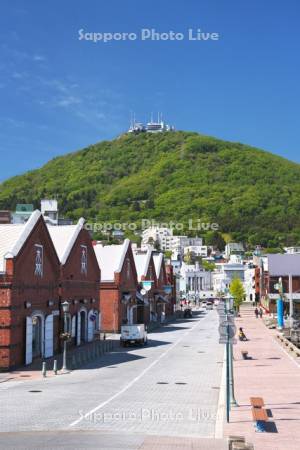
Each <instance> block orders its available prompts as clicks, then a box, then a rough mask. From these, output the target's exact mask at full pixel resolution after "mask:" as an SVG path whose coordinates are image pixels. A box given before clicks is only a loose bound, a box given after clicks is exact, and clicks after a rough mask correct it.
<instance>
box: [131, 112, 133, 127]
mask: <svg viewBox="0 0 300 450" xmlns="http://www.w3.org/2000/svg"><path fill="white" fill-rule="evenodd" d="M130 126H131V128H133V112H132V110H130Z"/></svg>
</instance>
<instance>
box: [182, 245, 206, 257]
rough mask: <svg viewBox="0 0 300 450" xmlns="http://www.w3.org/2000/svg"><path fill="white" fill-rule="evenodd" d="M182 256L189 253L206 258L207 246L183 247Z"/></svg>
mask: <svg viewBox="0 0 300 450" xmlns="http://www.w3.org/2000/svg"><path fill="white" fill-rule="evenodd" d="M183 252H184V255H187V254H188V253H190V254H191V255H194V256H200V257H201V258H207V252H208V247H207V245H188V246H187V247H184V251H183Z"/></svg>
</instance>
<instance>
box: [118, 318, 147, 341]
mask: <svg viewBox="0 0 300 450" xmlns="http://www.w3.org/2000/svg"><path fill="white" fill-rule="evenodd" d="M147 340H148V338H147V330H146V327H145V324H143V323H137V324H134V325H122V326H121V337H120V344H121V346H122V347H126V345H128V344H141V345H146V344H147Z"/></svg>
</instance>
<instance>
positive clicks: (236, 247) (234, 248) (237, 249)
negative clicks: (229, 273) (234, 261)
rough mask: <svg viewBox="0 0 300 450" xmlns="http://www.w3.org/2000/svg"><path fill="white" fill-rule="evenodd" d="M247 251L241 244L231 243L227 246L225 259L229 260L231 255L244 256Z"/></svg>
mask: <svg viewBox="0 0 300 450" xmlns="http://www.w3.org/2000/svg"><path fill="white" fill-rule="evenodd" d="M244 253H245V249H244V246H243V244H241V243H240V242H229V243H228V244H226V246H225V258H226V259H229V258H230V256H231V255H243V254H244Z"/></svg>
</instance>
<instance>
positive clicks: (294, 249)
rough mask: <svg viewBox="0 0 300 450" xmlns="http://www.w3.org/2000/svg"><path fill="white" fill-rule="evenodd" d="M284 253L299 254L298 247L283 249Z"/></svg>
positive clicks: (299, 248) (299, 249)
mask: <svg viewBox="0 0 300 450" xmlns="http://www.w3.org/2000/svg"><path fill="white" fill-rule="evenodd" d="M284 251H285V253H288V254H289V255H295V254H298V253H300V247H284Z"/></svg>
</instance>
